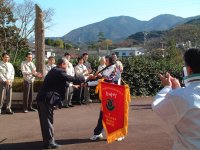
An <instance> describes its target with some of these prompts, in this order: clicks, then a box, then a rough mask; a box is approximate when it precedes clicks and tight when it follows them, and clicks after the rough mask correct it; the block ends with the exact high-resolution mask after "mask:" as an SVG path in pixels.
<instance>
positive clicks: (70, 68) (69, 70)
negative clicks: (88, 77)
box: [66, 62, 75, 77]
mask: <svg viewBox="0 0 200 150" xmlns="http://www.w3.org/2000/svg"><path fill="white" fill-rule="evenodd" d="M66 73H67V75H70V76H73V77H74V75H75V72H74V67H73V65H72V63H70V62H69V64H68V68H67V69H66Z"/></svg>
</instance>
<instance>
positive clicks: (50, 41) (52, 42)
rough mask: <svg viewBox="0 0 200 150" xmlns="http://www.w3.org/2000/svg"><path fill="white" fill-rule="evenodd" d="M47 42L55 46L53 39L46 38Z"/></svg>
mask: <svg viewBox="0 0 200 150" xmlns="http://www.w3.org/2000/svg"><path fill="white" fill-rule="evenodd" d="M45 44H46V45H49V46H54V40H52V39H49V38H48V39H45Z"/></svg>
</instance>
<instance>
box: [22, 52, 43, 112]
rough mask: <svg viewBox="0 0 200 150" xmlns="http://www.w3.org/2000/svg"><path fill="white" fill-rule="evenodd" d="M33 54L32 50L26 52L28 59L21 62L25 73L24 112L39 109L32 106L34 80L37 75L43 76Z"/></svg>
mask: <svg viewBox="0 0 200 150" xmlns="http://www.w3.org/2000/svg"><path fill="white" fill-rule="evenodd" d="M32 60H33V55H32V53H31V52H28V53H27V54H26V60H25V61H22V63H21V71H22V74H23V79H24V82H23V89H24V93H23V107H24V113H27V112H28V111H37V110H36V109H34V108H33V107H32V103H33V92H34V89H33V88H34V81H35V77H38V78H42V74H41V73H39V72H37V71H36V67H35V64H34V63H33V62H32Z"/></svg>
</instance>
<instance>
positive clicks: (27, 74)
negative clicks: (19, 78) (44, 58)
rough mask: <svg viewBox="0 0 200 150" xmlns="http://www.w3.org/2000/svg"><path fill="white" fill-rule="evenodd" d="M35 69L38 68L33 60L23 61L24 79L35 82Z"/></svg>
mask: <svg viewBox="0 0 200 150" xmlns="http://www.w3.org/2000/svg"><path fill="white" fill-rule="evenodd" d="M33 70H36V67H35V64H34V63H33V62H28V61H22V63H21V71H22V74H23V78H24V80H26V81H28V82H34V80H35V77H34V75H33V74H32V71H33Z"/></svg>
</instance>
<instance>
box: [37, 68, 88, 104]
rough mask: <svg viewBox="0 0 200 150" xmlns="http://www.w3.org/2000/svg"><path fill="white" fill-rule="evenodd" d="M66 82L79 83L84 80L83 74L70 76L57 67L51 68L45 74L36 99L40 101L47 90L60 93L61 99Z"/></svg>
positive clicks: (63, 95)
mask: <svg viewBox="0 0 200 150" xmlns="http://www.w3.org/2000/svg"><path fill="white" fill-rule="evenodd" d="M67 81H68V82H73V83H74V84H80V83H82V82H84V81H85V78H84V77H83V76H80V77H72V76H70V75H67V74H66V71H65V70H64V69H62V68H59V67H54V68H52V69H51V70H50V71H49V72H48V74H47V75H46V77H45V79H44V82H43V85H42V88H41V90H40V91H39V93H38V95H37V98H36V100H37V101H42V100H44V99H45V97H46V94H47V93H48V92H57V93H59V94H60V97H61V99H62V100H64V98H65V90H66V87H67V86H68V84H67Z"/></svg>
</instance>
